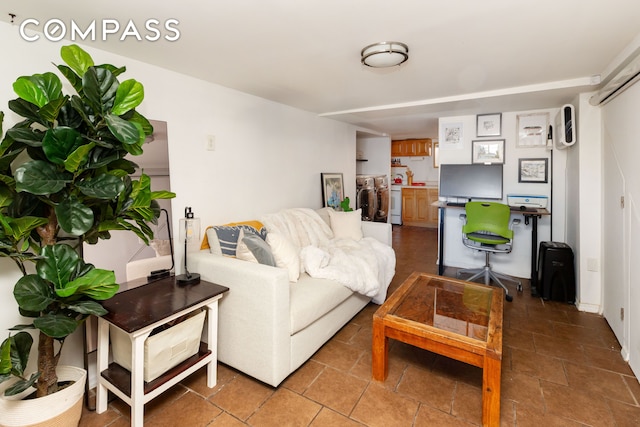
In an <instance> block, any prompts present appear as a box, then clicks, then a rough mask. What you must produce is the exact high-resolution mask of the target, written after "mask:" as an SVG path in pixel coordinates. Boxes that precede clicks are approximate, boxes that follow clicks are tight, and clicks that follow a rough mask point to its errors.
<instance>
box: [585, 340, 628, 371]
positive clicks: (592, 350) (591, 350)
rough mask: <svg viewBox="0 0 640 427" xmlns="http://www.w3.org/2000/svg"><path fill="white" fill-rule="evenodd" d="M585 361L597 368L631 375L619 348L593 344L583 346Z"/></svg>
mask: <svg viewBox="0 0 640 427" xmlns="http://www.w3.org/2000/svg"><path fill="white" fill-rule="evenodd" d="M585 357H586V359H587V361H586V363H587V364H589V365H591V366H595V367H597V368H602V369H607V370H609V371H614V372H619V373H621V374H624V375H633V371H631V368H630V367H629V364H628V363H627V362H625V361H624V359H623V358H622V355H621V354H620V350H618V349H613V350H611V349H608V348H600V347H593V346H588V347H586V346H585Z"/></svg>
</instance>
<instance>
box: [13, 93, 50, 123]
mask: <svg viewBox="0 0 640 427" xmlns="http://www.w3.org/2000/svg"><path fill="white" fill-rule="evenodd" d="M9 109H10V110H11V111H13V112H14V113H16V114H18V115H19V116H21V117H24V118H25V119H27V120H30V121H32V122H36V123H42V124H43V125H44V124H45V123H44V120H42V118H41V117H40V114H39V113H38V110H39V109H38V106H37V105H35V104H32V103H30V102H28V101H25V100H24V99H22V98H17V99H12V100H11V101H9Z"/></svg>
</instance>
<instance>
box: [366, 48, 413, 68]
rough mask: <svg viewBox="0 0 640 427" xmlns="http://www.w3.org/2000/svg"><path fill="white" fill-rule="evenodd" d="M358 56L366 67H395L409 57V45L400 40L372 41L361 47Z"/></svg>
mask: <svg viewBox="0 0 640 427" xmlns="http://www.w3.org/2000/svg"><path fill="white" fill-rule="evenodd" d="M360 56H361V57H362V58H361V59H360V61H361V62H362V63H363V64H364V65H366V66H368V67H373V68H386V67H395V66H396V65H400V64H402V63H403V62H405V61H406V60H407V59H409V47H408V46H407V45H406V44H404V43H400V42H380V43H374V44H371V45H369V46H367V47H365V48H364V49H362V51H361V52H360Z"/></svg>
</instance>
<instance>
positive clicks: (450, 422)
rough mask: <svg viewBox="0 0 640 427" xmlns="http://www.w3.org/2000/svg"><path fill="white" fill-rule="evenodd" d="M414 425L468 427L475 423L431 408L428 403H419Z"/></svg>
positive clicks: (415, 426)
mask: <svg viewBox="0 0 640 427" xmlns="http://www.w3.org/2000/svg"><path fill="white" fill-rule="evenodd" d="M413 425H414V427H433V426H438V427H469V426H473V425H475V424H472V423H469V422H467V421H465V420H461V419H459V418H456V417H454V416H453V415H451V414H450V413H448V412H443V411H441V410H439V409H435V408H432V407H430V406H428V405H420V409H419V410H418V415H417V416H416V421H415V423H414V424H413Z"/></svg>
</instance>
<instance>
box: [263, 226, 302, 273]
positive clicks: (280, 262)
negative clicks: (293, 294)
mask: <svg viewBox="0 0 640 427" xmlns="http://www.w3.org/2000/svg"><path fill="white" fill-rule="evenodd" d="M267 243H268V244H269V246H271V252H272V253H273V258H274V259H275V261H276V266H277V267H280V268H286V269H287V271H288V272H289V281H290V282H297V281H298V277H300V256H299V255H298V251H297V250H296V247H295V246H294V245H293V243H291V242H290V241H289V240H287V239H286V238H285V237H284V236H283V235H281V234H280V233H272V232H269V233H268V234H267Z"/></svg>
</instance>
